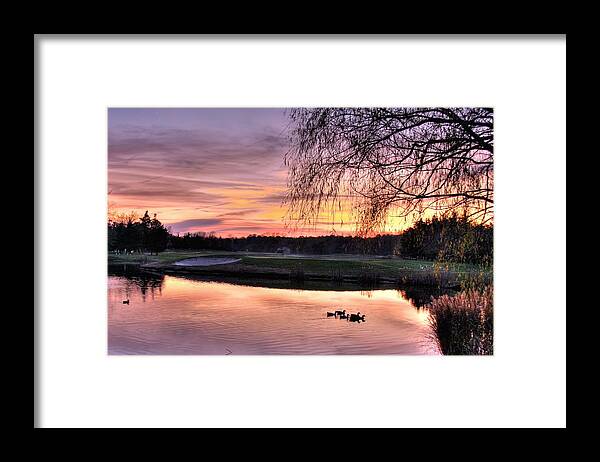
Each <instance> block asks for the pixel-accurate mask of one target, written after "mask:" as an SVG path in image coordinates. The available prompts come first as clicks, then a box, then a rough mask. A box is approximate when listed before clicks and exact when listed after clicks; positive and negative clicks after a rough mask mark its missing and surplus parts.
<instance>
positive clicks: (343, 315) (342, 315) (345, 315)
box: [340, 313, 348, 319]
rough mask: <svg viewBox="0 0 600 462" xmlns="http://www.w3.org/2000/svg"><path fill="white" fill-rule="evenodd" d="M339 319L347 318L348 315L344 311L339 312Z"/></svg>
mask: <svg viewBox="0 0 600 462" xmlns="http://www.w3.org/2000/svg"><path fill="white" fill-rule="evenodd" d="M340 319H348V315H347V314H346V313H344V314H340Z"/></svg>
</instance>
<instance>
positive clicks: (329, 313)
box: [327, 311, 335, 318]
mask: <svg viewBox="0 0 600 462" xmlns="http://www.w3.org/2000/svg"><path fill="white" fill-rule="evenodd" d="M331 316H335V313H332V312H331V311H328V312H327V317H328V318H330V317H331Z"/></svg>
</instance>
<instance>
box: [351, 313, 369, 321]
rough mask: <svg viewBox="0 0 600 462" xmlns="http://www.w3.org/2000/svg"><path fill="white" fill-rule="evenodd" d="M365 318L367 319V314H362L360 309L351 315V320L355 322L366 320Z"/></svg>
mask: <svg viewBox="0 0 600 462" xmlns="http://www.w3.org/2000/svg"><path fill="white" fill-rule="evenodd" d="M364 320H365V315H364V314H363V315H361V314H360V311H359V312H358V313H356V314H354V313H353V314H351V315H350V321H353V322H354V321H364Z"/></svg>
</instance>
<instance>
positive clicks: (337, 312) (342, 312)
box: [335, 310, 346, 316]
mask: <svg viewBox="0 0 600 462" xmlns="http://www.w3.org/2000/svg"><path fill="white" fill-rule="evenodd" d="M335 314H336V315H339V316H342V315H345V314H346V310H342V311H340V310H336V312H335Z"/></svg>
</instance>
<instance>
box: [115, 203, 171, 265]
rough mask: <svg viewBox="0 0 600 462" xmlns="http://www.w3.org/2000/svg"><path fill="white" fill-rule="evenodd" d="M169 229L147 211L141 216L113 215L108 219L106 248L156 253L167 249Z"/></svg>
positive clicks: (121, 251)
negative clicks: (113, 216)
mask: <svg viewBox="0 0 600 462" xmlns="http://www.w3.org/2000/svg"><path fill="white" fill-rule="evenodd" d="M170 237H171V235H170V233H169V230H168V229H167V228H166V227H165V226H164V225H163V224H162V223H161V222H160V221H159V220H158V218H156V213H155V214H154V217H153V218H150V215H148V211H147V210H146V213H145V214H144V216H142V217H141V218H139V219H137V218H136V217H135V215H133V214H131V215H126V216H120V217H115V218H113V219H109V220H108V250H109V251H113V252H118V253H123V252H149V253H150V254H157V255H158V252H163V251H164V250H166V249H167V246H168V245H169V240H170Z"/></svg>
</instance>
